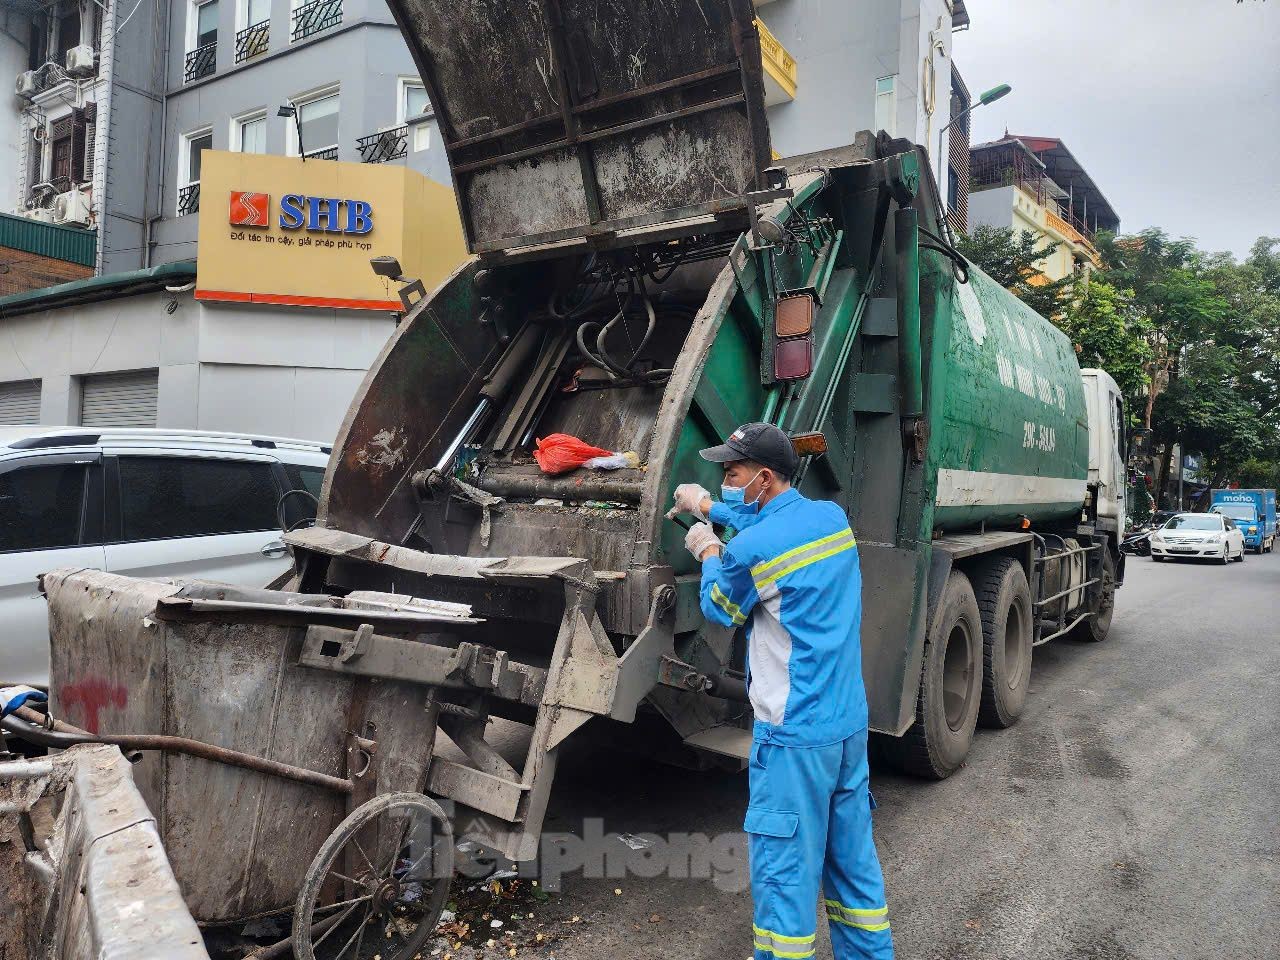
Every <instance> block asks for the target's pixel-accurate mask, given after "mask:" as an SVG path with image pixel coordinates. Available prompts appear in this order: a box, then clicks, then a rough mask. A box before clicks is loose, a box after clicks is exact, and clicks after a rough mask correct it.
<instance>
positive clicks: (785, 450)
mask: <svg viewBox="0 0 1280 960" xmlns="http://www.w3.org/2000/svg"><path fill="white" fill-rule="evenodd" d="M702 457H703V458H704V459H706V460H710V461H712V462H713V463H720V464H722V465H723V467H724V485H723V486H722V487H721V488H720V489H721V496H720V502H718V503H716V502H713V501H712V499H711V496H710V494H709V493H708V492H707V491H706V490H705V489H703V488H702V487H700V486H698V485H697V484H681V485H680V486H679V487H677V488H676V492H675V500H676V503H675V506H674V507H673V508H672V513H671V515H674V514H675V513H676V512H684V513H691V514H693V515H695V516H697V517H699V518H700V519H701V520H702V522H701V523H697V524H695V525H694V526H693V527H692V528H690V530H689V533H688V535H687V536H686V537H685V546H686V547H688V549H689V552H690V553H692V554H693V555H694V557H695V558H696V559H698V560H699V561H700V562H701V563H702V612H703V615H704V616H706V617H707V618H708V619H709V620H713V621H715V622H716V623H720V624H724V625H725V626H740V625H746V628H747V640H748V643H747V689H748V696H749V697H750V700H751V706H752V709H753V711H754V712H755V729H754V735H753V741H754V742H753V743H752V746H751V761H750V790H751V797H750V802H749V805H748V807H747V816H746V822H745V825H744V829H745V830H746V832H747V834H748V836H749V844H750V856H751V888H752V896H753V899H754V902H755V916H754V923H753V926H752V931H753V932H754V934H755V960H776V958H783V960H793V958H803V957H812V956H813V955H814V944H815V938H816V936H817V902H818V891H819V887H821V890H822V896H823V904H824V905H825V908H826V912H827V920H828V923H829V925H830V928H831V943H832V947H833V948H834V951H835V956H836V958H837V960H845V958H851V957H858V958H875V960H883V958H890V957H892V956H893V941H892V937H891V935H890V932H889V908H888V907H887V906H886V904H885V897H884V880H883V877H882V876H881V873H880V862H879V860H878V859H877V857H876V848H875V844H874V843H873V842H872V838H871V810H872V808H873V807H874V804H875V801H874V800H873V799H872V797H871V792H870V790H869V789H868V784H867V697H866V691H865V690H864V689H863V686H862V655H861V646H860V641H859V627H860V623H861V619H862V577H861V574H860V572H859V568H858V550H857V543H856V541H855V540H854V537H853V531H852V530H850V529H849V522H848V518H847V517H846V516H845V514H844V511H843V510H842V509H841V508H840V507H839V506H838V505H836V504H834V503H831V502H830V501H825V500H809V499H807V498H806V497H804V496H801V494H800V492H799V491H798V490H795V489H793V488H792V486H791V478H792V477H793V476H794V475H795V471H796V467H797V466H798V464H799V458H798V457H797V455H796V453H795V450H794V449H793V448H792V446H791V441H790V440H789V439H788V438H787V436H786V434H784V433H783V432H782V431H781V430H779V429H778V428H777V427H775V426H773V425H771V424H767V423H748V424H746V425H745V426H743V427H740V428H739V429H737V430H735V431H734V432H733V434H732V435H731V436H730V437H729V438H728V439H727V440H726V441H725V442H724V443H723V444H722V445H720V446H718V447H710V448H708V449H706V450H703V451H702ZM707 521H711V522H714V523H718V524H721V525H722V526H725V527H731V528H733V529H734V530H735V531H737V532H736V535H735V536H734V537H733V539H732V540H731V541H730V542H729V545H728V546H727V547H726V546H725V545H724V544H723V543H722V542H721V541H720V539H719V538H718V537H717V536H716V534H715V532H714V531H713V530H712V528H711V523H708V522H707Z"/></svg>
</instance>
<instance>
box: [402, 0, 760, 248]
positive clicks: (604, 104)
mask: <svg viewBox="0 0 1280 960" xmlns="http://www.w3.org/2000/svg"><path fill="white" fill-rule="evenodd" d="M389 6H390V7H391V10H392V13H393V14H394V15H395V17H396V20H397V22H398V23H399V24H400V29H401V30H402V31H403V33H404V35H405V38H406V39H407V41H408V43H409V46H410V48H411V49H412V51H413V55H414V58H415V59H416V61H417V63H418V68H419V70H420V72H421V75H422V79H423V82H424V83H425V84H426V87H427V93H428V94H429V96H430V97H431V102H432V105H433V107H434V108H435V112H436V118H437V121H438V124H439V127H440V133H441V136H442V137H443V140H444V145H445V149H446V151H447V152H448V155H449V164H450V167H451V168H452V171H453V178H454V187H455V190H456V192H457V196H458V205H459V208H460V211H461V214H462V222H463V228H464V229H465V231H466V235H467V240H468V243H469V245H470V248H471V250H472V252H474V253H486V252H492V251H496V250H504V249H512V248H517V247H527V246H531V245H534V244H543V243H550V242H553V241H560V240H568V239H573V238H593V241H594V242H607V241H608V240H609V238H610V237H611V235H613V234H615V233H617V232H618V231H623V230H625V231H627V232H628V235H629V236H635V235H636V234H638V237H637V239H642V238H643V236H644V233H645V231H644V230H643V229H641V230H638V231H637V230H636V228H645V227H649V226H655V225H668V226H669V225H670V224H671V223H672V222H673V221H681V220H686V219H689V218H697V217H706V216H716V217H719V218H721V219H725V220H729V221H734V222H735V224H736V222H737V221H739V220H740V221H742V222H745V219H746V214H745V210H746V204H747V200H746V199H745V196H744V195H745V194H747V193H748V192H750V191H753V190H755V189H757V188H758V186H760V185H761V184H760V183H759V182H758V181H759V177H760V174H761V172H762V171H763V170H764V169H765V168H766V167H768V166H769V164H770V162H771V160H770V149H769V134H768V127H767V125H766V122H765V113H764V85H763V78H762V74H761V70H762V67H761V62H760V40H759V36H758V34H757V33H756V29H755V24H754V12H753V11H754V8H753V6H752V3H751V0H389ZM702 229H704V230H705V229H706V227H705V223H704V225H703V228H702Z"/></svg>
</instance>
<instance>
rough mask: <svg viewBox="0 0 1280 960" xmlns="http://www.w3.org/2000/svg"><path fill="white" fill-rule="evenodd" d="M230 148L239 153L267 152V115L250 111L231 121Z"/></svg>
mask: <svg viewBox="0 0 1280 960" xmlns="http://www.w3.org/2000/svg"><path fill="white" fill-rule="evenodd" d="M231 145H232V149H235V150H239V151H240V152H241V153H266V152H267V115H266V113H252V114H249V115H248V116H244V117H237V118H236V119H235V120H233V121H232V128H231Z"/></svg>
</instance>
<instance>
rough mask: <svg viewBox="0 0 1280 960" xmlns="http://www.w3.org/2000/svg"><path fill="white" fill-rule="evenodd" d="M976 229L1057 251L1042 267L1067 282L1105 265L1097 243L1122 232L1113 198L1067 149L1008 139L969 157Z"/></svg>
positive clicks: (1050, 142)
mask: <svg viewBox="0 0 1280 960" xmlns="http://www.w3.org/2000/svg"><path fill="white" fill-rule="evenodd" d="M970 157H971V161H970V194H969V210H968V214H969V226H970V228H974V227H978V226H981V225H985V226H991V227H997V228H1000V229H1012V230H1014V231H1015V232H1016V233H1019V234H1031V235H1033V236H1036V237H1038V238H1039V240H1040V246H1041V247H1049V246H1052V245H1054V244H1057V247H1056V249H1055V250H1054V252H1053V253H1051V254H1049V255H1048V256H1047V257H1046V258H1045V259H1044V260H1043V261H1042V262H1041V266H1040V270H1041V272H1042V273H1043V274H1044V276H1045V277H1046V278H1047V279H1049V280H1060V279H1062V278H1064V277H1068V276H1071V275H1072V274H1074V273H1077V272H1079V271H1085V272H1088V271H1090V270H1092V269H1094V268H1095V267H1097V266H1099V265H1100V260H1099V257H1098V251H1097V249H1096V248H1095V247H1094V245H1093V239H1094V237H1095V236H1096V235H1097V234H1098V232H1100V231H1104V230H1105V231H1110V232H1112V233H1114V232H1116V231H1118V230H1119V229H1120V218H1119V217H1118V216H1117V215H1116V212H1115V210H1114V209H1113V208H1112V206H1111V204H1110V202H1109V201H1108V200H1107V198H1106V196H1105V195H1104V194H1103V193H1102V191H1101V189H1099V187H1098V185H1097V184H1096V183H1095V182H1094V181H1093V179H1092V178H1091V177H1090V176H1089V174H1088V172H1087V171H1086V170H1085V169H1084V167H1083V166H1082V165H1081V164H1080V162H1079V161H1078V160H1077V159H1076V158H1075V156H1074V155H1073V154H1072V153H1071V151H1070V150H1069V149H1067V146H1066V144H1065V143H1063V142H1062V141H1061V140H1057V139H1055V138H1052V137H1017V136H1010V135H1006V136H1004V137H1002V138H1001V139H999V140H996V141H993V142H991V143H982V144H977V145H976V146H974V147H973V148H972V150H971V152H970Z"/></svg>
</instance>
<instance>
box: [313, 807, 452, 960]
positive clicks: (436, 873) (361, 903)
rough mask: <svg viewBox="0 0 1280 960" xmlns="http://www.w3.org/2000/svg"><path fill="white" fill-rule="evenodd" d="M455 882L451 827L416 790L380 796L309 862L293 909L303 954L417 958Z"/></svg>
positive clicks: (316, 959) (325, 958) (338, 958)
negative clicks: (415, 956)
mask: <svg viewBox="0 0 1280 960" xmlns="http://www.w3.org/2000/svg"><path fill="white" fill-rule="evenodd" d="M452 882H453V829H452V827H450V825H449V818H448V817H446V816H445V813H444V811H443V810H442V809H441V808H440V805H439V804H437V803H436V802H435V801H434V800H431V799H429V798H427V797H424V796H422V795H421V794H417V793H388V794H384V795H382V796H380V797H374V798H373V799H372V800H370V801H369V802H368V803H365V804H362V805H361V806H359V807H357V808H356V809H355V810H353V811H352V812H351V815H350V816H349V817H347V819H345V820H343V821H342V823H341V824H339V825H338V829H337V830H335V831H334V832H333V833H332V834H330V835H329V838H328V839H327V840H325V842H324V845H323V846H321V848H320V852H319V853H317V854H316V856H315V859H314V860H312V861H311V866H310V867H309V868H308V869H307V873H306V877H305V878H304V879H303V881H302V890H301V892H300V893H299V894H298V902H297V904H296V905H295V906H294V910H293V937H292V940H293V954H294V956H295V957H296V958H297V960H365V958H366V957H371V956H373V954H374V953H377V954H379V955H380V957H381V960H412V958H413V956H414V954H415V953H418V952H419V951H420V950H421V949H422V946H423V944H424V943H426V942H427V939H428V938H429V937H430V936H431V934H432V932H433V931H434V930H435V926H436V923H437V922H438V921H439V919H440V913H441V911H442V910H443V909H444V905H445V902H446V901H447V900H448V897H449V887H450V885H451V884H452Z"/></svg>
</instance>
